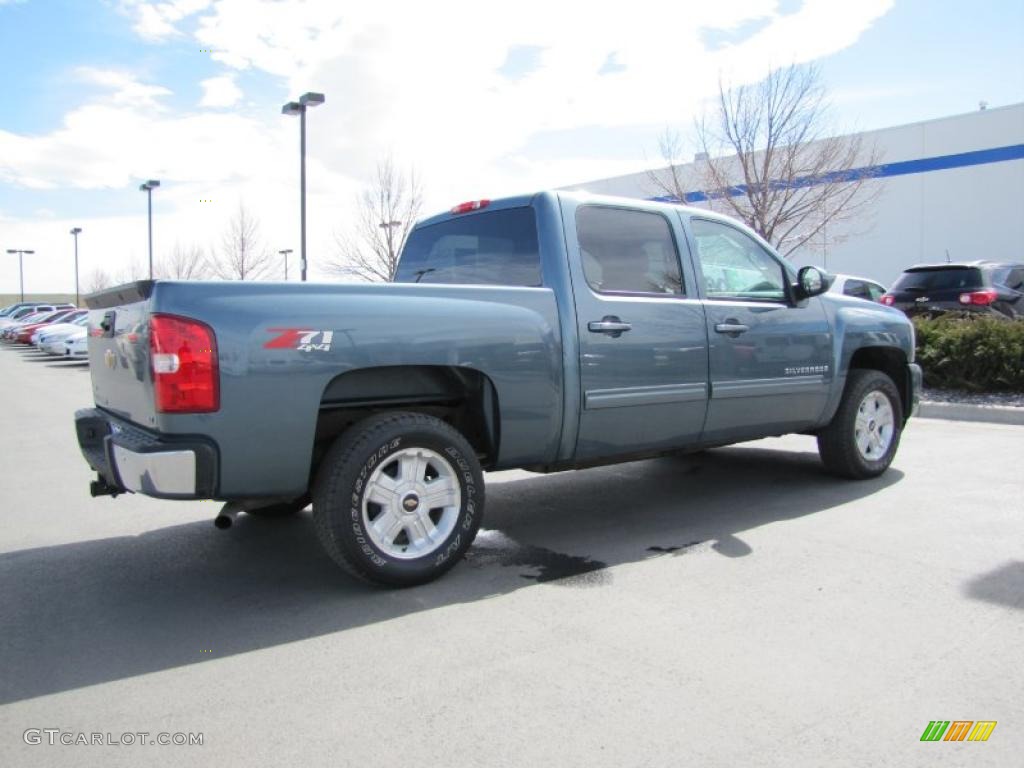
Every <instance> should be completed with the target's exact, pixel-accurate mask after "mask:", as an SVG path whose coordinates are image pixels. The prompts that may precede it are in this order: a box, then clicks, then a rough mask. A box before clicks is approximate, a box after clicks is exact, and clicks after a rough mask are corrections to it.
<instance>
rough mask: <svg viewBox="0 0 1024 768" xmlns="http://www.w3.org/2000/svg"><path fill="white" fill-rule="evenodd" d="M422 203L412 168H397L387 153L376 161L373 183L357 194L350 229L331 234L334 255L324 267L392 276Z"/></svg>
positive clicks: (378, 278)
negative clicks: (354, 213) (335, 245)
mask: <svg viewBox="0 0 1024 768" xmlns="http://www.w3.org/2000/svg"><path fill="white" fill-rule="evenodd" d="M422 205H423V191H422V188H421V186H420V181H419V178H418V177H417V176H416V173H415V171H412V170H410V171H409V172H408V174H406V173H403V172H401V171H399V170H398V169H396V168H395V164H394V161H393V160H392V158H391V157H386V158H384V159H383V160H381V161H380V162H378V163H377V178H376V180H375V182H374V184H373V185H372V186H371V187H370V188H369V189H367V190H366V191H364V192H363V193H362V194H361V195H359V197H358V198H357V201H356V209H357V212H356V218H355V222H354V223H353V225H352V227H351V229H350V230H348V231H346V232H344V233H342V234H339V235H335V242H336V243H337V246H338V251H337V256H336V258H335V259H334V260H332V261H331V262H329V263H328V264H327V269H328V270H329V271H331V272H334V273H336V274H340V275H346V276H354V277H359V278H361V279H363V280H367V281H370V282H385V283H386V282H390V281H391V280H393V279H394V277H395V270H396V269H397V268H398V257H399V255H400V254H401V253H402V248H403V247H404V246H405V241H406V240H407V239H408V237H409V232H410V231H411V230H412V227H413V225H414V224H415V223H416V219H417V217H418V216H419V214H420V208H421V207H422Z"/></svg>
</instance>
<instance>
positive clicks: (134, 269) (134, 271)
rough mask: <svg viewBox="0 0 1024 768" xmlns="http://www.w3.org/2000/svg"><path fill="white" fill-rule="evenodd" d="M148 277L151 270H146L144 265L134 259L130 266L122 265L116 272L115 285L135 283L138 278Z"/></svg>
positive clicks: (129, 263)
mask: <svg viewBox="0 0 1024 768" xmlns="http://www.w3.org/2000/svg"><path fill="white" fill-rule="evenodd" d="M148 277H149V272H148V271H144V270H143V268H142V265H141V264H139V262H138V261H136V260H135V259H132V260H131V261H129V262H128V266H126V267H122V268H121V269H119V270H117V272H115V273H114V285H123V284H124V283H134V282H135V281H136V280H145V279H146V278H148Z"/></svg>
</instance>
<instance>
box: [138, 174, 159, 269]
mask: <svg viewBox="0 0 1024 768" xmlns="http://www.w3.org/2000/svg"><path fill="white" fill-rule="evenodd" d="M159 186H160V182H159V181H157V180H156V179H150V180H149V181H144V182H143V183H142V184H139V191H140V192H145V193H146V198H147V200H146V203H147V210H148V219H149V279H150V280H152V279H153V190H154V189H156V188H157V187H159Z"/></svg>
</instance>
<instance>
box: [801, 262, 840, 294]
mask: <svg viewBox="0 0 1024 768" xmlns="http://www.w3.org/2000/svg"><path fill="white" fill-rule="evenodd" d="M830 285H832V276H831V275H830V274H829V273H828V272H826V271H825V270H824V269H822V268H821V267H801V268H800V271H799V272H797V273H796V285H795V286H794V287H795V289H796V297H797V298H798V299H800V300H803V299H809V298H811V297H812V296H819V295H821V294H823V293H824V292H825V291H827V290H828V289H829V286H830Z"/></svg>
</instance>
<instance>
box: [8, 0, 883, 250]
mask: <svg viewBox="0 0 1024 768" xmlns="http://www.w3.org/2000/svg"><path fill="white" fill-rule="evenodd" d="M891 5H892V0H862V2H859V3H835V2H831V1H830V0H806V2H804V3H803V5H802V6H801V7H800V9H799V10H797V11H795V12H793V13H789V14H786V15H780V14H778V13H777V3H776V2H775V0H736V1H735V2H730V3H704V4H694V3H680V2H678V1H677V0H674V1H673V2H664V3H650V4H646V5H644V6H642V7H641V6H638V7H637V8H635V9H632V10H624V9H623V7H622V6H621V5H609V6H605V5H604V4H596V3H570V2H566V3H551V2H539V1H538V0H522V1H521V2H519V3H516V4H514V5H512V6H509V5H500V4H499V5H495V4H493V3H481V2H479V0H474V1H473V2H467V1H465V0H458V1H457V2H455V1H452V0H448V1H446V2H445V3H444V4H442V5H441V6H438V5H436V4H426V3H422V2H417V3H405V2H392V3H388V4H371V3H338V2H335V1H334V0H215V1H214V2H209V0H178V2H156V3H153V2H141V1H140V0H125V2H123V3H122V6H123V8H124V9H125V10H126V12H128V13H130V14H132V18H133V19H134V20H135V29H136V31H137V33H138V34H139V35H140V36H142V37H143V38H145V39H147V40H167V39H169V38H174V37H181V36H187V35H193V36H194V38H195V43H196V48H197V49H198V48H204V49H205V48H209V49H212V50H213V51H214V52H215V53H213V54H212V56H213V58H214V60H216V61H218V62H220V63H221V64H223V65H224V66H225V67H226V68H228V69H229V70H233V71H234V72H238V71H242V70H255V71H257V72H261V73H266V74H268V75H270V76H272V77H273V78H276V79H278V80H279V81H280V82H281V83H282V84H283V85H285V86H286V88H285V89H284V90H283V91H282V92H283V93H284V95H285V96H290V97H293V98H294V97H297V96H298V95H300V94H301V93H303V92H305V91H308V90H316V91H323V92H324V93H326V95H327V101H326V103H325V104H324V105H323V106H320V107H317V108H316V109H315V110H314V111H312V112H311V113H310V116H309V123H308V130H309V142H308V151H309V168H308V172H309V174H308V175H309V184H310V198H309V207H310V257H311V260H312V263H313V265H314V270H315V265H316V264H317V263H318V261H321V262H322V258H321V259H318V258H317V257H318V255H319V256H322V255H323V253H324V251H325V250H327V249H329V248H330V247H331V233H332V231H333V230H335V229H338V228H339V226H340V224H341V223H342V222H343V221H344V215H345V210H346V208H347V206H348V205H349V204H350V202H351V199H352V195H353V192H354V191H355V189H356V188H357V184H358V180H359V179H365V178H368V177H369V176H370V175H371V172H372V168H373V165H374V163H375V162H376V160H377V158H379V157H381V156H382V155H383V154H384V153H386V152H389V151H390V152H393V153H394V154H395V156H396V158H397V159H398V160H399V161H400V162H408V163H411V164H414V165H415V166H417V168H418V170H419V171H420V174H421V176H422V178H423V180H424V182H425V185H426V188H427V193H428V201H427V208H428V211H429V210H430V209H436V208H441V207H445V206H447V205H449V204H451V203H452V202H453V201H457V200H462V199H471V198H473V197H476V196H480V197H494V196H498V195H501V194H509V193H514V192H522V191H531V190H535V189H538V188H545V187H553V186H565V185H569V184H572V183H574V182H577V181H583V180H586V179H594V178H601V177H603V176H611V175H616V174H623V173H628V172H631V171H636V170H640V169H641V168H643V167H644V166H645V164H646V163H648V162H650V156H651V155H652V154H653V155H656V153H657V150H656V146H654V144H655V143H656V134H657V132H658V131H659V130H660V127H662V126H665V125H681V126H684V127H685V126H686V125H688V124H689V121H690V119H691V118H692V115H693V114H694V113H695V111H696V110H697V109H699V108H700V106H701V104H702V103H703V100H704V99H706V98H707V97H708V95H709V94H711V93H713V92H714V89H715V87H716V85H717V80H718V77H719V74H720V73H726V74H727V76H728V77H729V78H730V79H732V81H733V82H746V81H751V80H754V79H757V78H758V77H760V76H762V75H763V74H764V73H765V71H766V69H767V67H768V66H769V65H771V64H786V63H789V62H793V61H797V62H799V61H808V60H813V59H816V58H820V57H822V56H825V55H828V54H831V53H834V52H836V51H838V50H840V49H842V48H844V47H846V46H849V45H851V44H852V43H854V42H855V41H856V40H857V39H858V37H859V36H860V35H861V34H862V33H863V32H864V31H865V30H866V29H867V28H868V27H869V26H870V25H871V24H872V23H873V22H874V21H875V20H876V19H878V18H879V17H880V16H882V15H883V14H884V13H886V12H887V10H888V9H889V8H890V6H891ZM763 18H768V19H769V22H768V23H767V24H766V25H764V26H763V28H760V29H759V31H758V32H756V33H755V34H753V35H752V36H751V37H749V38H748V39H745V40H742V39H741V40H739V41H737V42H735V43H734V44H730V45H728V46H725V47H722V48H721V49H719V50H715V51H711V52H709V51H706V50H705V49H704V46H703V44H702V42H701V40H702V30H704V29H723V28H727V29H735V28H737V27H740V26H741V25H743V23H744V22H748V21H750V20H752V19H763ZM524 46H528V47H530V48H531V49H534V50H538V51H539V54H538V56H537V60H536V62H531V68H530V69H529V71H528V72H525V73H523V75H522V76H521V77H516V78H513V79H509V78H507V77H503V76H502V75H501V73H500V72H499V69H500V68H501V66H502V64H503V63H504V62H505V61H506V59H507V57H508V52H509V50H510V49H513V48H517V47H518V48H521V47H524ZM612 53H614V54H615V59H614V60H615V62H616V64H617V65H619V66H617V67H616V68H615V71H611V72H609V71H608V68H607V67H606V66H605V64H606V63H607V62H608V60H609V55H610V54H612ZM533 64H535V66H533ZM78 74H79V76H80V77H83V78H85V79H86V80H88V81H89V82H91V83H93V84H96V85H99V86H102V87H103V88H104V89H105V90H104V93H103V94H102V95H101V96H100V97H99V98H97V99H95V100H94V101H93V102H91V103H89V104H86V105H84V106H81V107H79V108H76V109H75V110H73V111H72V112H70V113H69V114H67V115H66V116H65V118H64V120H63V123H62V125H61V126H60V127H59V128H57V129H56V130H53V131H51V132H49V133H46V134H41V135H19V134H15V133H11V132H5V131H2V130H0V181H2V182H5V183H7V184H9V185H14V186H24V187H34V188H54V187H74V188H79V189H83V190H88V189H101V188H126V187H130V186H131V185H134V184H137V182H138V181H139V180H140V179H144V178H160V179H161V180H162V181H163V182H164V184H163V186H162V187H161V189H160V190H159V191H158V192H157V193H156V194H155V196H154V205H155V216H156V217H157V218H158V222H157V223H158V226H157V232H158V233H161V234H160V235H159V236H158V242H162V241H163V240H164V239H166V240H167V242H168V243H170V242H173V239H175V238H177V237H179V235H175V238H172V237H171V236H170V235H165V234H162V233H170V232H178V233H179V234H180V232H187V233H189V234H190V236H194V237H195V238H197V239H204V240H206V241H211V240H213V239H215V238H216V235H217V233H218V232H219V230H220V228H221V227H222V225H223V223H224V222H225V221H226V217H227V215H228V213H227V212H228V211H230V209H231V207H232V206H233V205H234V203H235V202H236V201H237V199H238V197H243V198H244V199H245V200H246V202H247V204H249V205H250V207H251V208H253V209H254V211H255V212H256V213H257V214H258V215H261V216H262V217H263V218H264V229H265V230H266V231H267V236H268V240H274V241H275V247H294V246H295V241H296V240H297V236H296V234H297V233H296V227H297V223H296V219H297V215H296V210H295V209H297V207H298V206H297V195H298V190H297V176H298V173H297V165H298V125H297V123H296V121H294V120H291V119H289V118H286V117H282V116H281V115H280V114H279V110H280V102H279V101H276V100H275V103H271V104H267V103H260V104H258V105H255V109H258V112H257V111H253V110H252V108H251V107H250V106H249V105H247V106H246V107H245V108H244V109H242V108H240V107H239V106H238V105H239V104H240V99H241V93H240V92H239V90H238V86H237V84H236V83H235V80H234V76H233V73H229V74H222V75H219V76H216V77H212V78H209V79H207V80H204V81H202V83H201V86H202V88H203V96H202V99H201V101H200V103H199V106H198V108H197V109H196V110H193V111H188V112H184V113H182V112H172V111H170V110H169V109H167V108H166V107H165V106H163V105H164V102H165V101H167V100H166V99H165V98H164V97H166V96H168V95H170V91H169V90H168V89H167V88H165V87H163V86H161V85H159V84H150V83H146V82H143V81H141V80H140V79H139V78H137V77H135V76H133V75H130V74H128V73H124V72H116V71H111V70H103V69H89V68H83V69H80V70H78ZM249 98H252V94H249ZM282 100H283V98H282ZM228 106H232V107H234V110H232V111H230V112H222V111H215V112H210V111H207V110H206V109H205V108H208V107H217V108H223V107H228ZM636 126H650V127H651V130H652V142H651V145H648V146H635V147H634V148H633V151H632V154H630V153H629V152H623V151H621V148H618V151H615V152H609V153H608V156H605V155H602V153H601V152H600V151H599V149H596V148H595V147H594V146H593V145H588V147H587V149H586V150H582V149H578V150H575V151H573V150H572V148H571V147H570V148H569V149H567V150H566V151H565V153H564V155H555V156H551V155H550V154H549V155H548V156H545V157H543V158H540V157H535V156H531V154H530V150H529V146H530V144H531V139H534V140H535V139H536V138H537V137H538V136H543V135H544V134H546V133H549V132H552V133H563V132H572V131H586V130H588V129H589V128H591V127H600V128H601V129H602V131H603V132H604V133H605V134H607V133H611V132H612V131H614V130H615V129H617V128H622V129H625V128H627V127H629V128H632V129H633V131H632V135H633V136H635V135H636V130H635V127H636ZM634 140H635V139H634ZM631 158H633V159H631ZM200 199H203V200H205V199H213V200H214V201H215V202H214V203H213V204H206V203H203V204H200V203H199V202H198V201H199V200H200ZM218 201H223V205H222V204H221V202H218ZM141 210H142V209H141V207H140V211H141ZM132 221H133V224H132V226H136V225H137V224H138V222H137V221H136V220H135V219H132ZM32 226H39V227H42V226H43V224H42V223H41V222H37V224H35V225H33V224H30V223H28V222H23V223H21V224H20V225H19V231H21V230H22V229H23V228H24V227H28V228H29V229H31V227H32ZM47 226H48V225H47ZM108 229H109V231H111V232H112V231H114V226H113V224H111V225H110V227H109V228H108ZM103 231H107V230H106V229H105V230H103ZM26 232H27V233H26V235H25V236H26V237H27V238H28V239H29V240H33V239H39V240H40V241H42V238H43V235H39V238H35V237H34V236H32V234H31V232H28V231H27V230H26ZM94 237H96V238H97V239H98V238H99V235H98V234H97V235H94ZM58 240H59V238H58ZM133 242H134V240H133ZM94 245H99V243H98V242H95V241H94ZM103 246H104V252H106V253H119V252H122V251H124V249H123V248H120V247H119V246H118V244H117V241H116V239H115V240H111V241H110V242H109V243H104V244H103ZM58 247H59V246H58ZM123 258H127V255H125V256H124V257H123Z"/></svg>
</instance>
